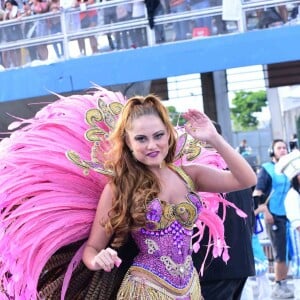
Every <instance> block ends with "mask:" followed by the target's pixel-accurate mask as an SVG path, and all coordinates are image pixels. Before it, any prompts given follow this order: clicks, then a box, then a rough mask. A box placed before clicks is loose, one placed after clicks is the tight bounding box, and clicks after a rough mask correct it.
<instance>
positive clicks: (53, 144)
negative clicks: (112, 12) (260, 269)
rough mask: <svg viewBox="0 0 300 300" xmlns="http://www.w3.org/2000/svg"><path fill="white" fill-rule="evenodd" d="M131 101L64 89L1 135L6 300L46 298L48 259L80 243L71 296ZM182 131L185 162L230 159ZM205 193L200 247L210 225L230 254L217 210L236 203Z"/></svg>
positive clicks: (0, 230)
mask: <svg viewBox="0 0 300 300" xmlns="http://www.w3.org/2000/svg"><path fill="white" fill-rule="evenodd" d="M125 102H126V99H125V98H124V96H123V95H122V94H120V93H114V92H111V91H108V90H106V89H104V88H101V87H98V90H97V91H95V92H93V93H92V94H89V95H73V96H69V97H60V99H59V100H57V101H55V102H54V103H52V104H49V105H47V106H45V107H44V108H42V109H41V110H40V111H39V112H38V113H37V114H36V116H35V117H34V118H32V119H29V120H19V121H17V122H14V123H12V125H11V126H10V128H11V129H15V128H18V127H19V126H20V128H19V129H17V130H15V131H14V132H13V133H12V134H11V136H10V137H9V138H5V139H3V140H2V141H1V143H0V172H1V176H0V299H1V300H2V299H3V300H4V299H17V300H18V299H20V300H22V299H24V300H28V299H39V298H42V296H41V295H39V291H40V288H41V285H42V283H41V281H42V280H41V278H45V277H47V276H48V275H49V276H50V274H47V263H48V262H49V260H50V259H51V258H52V257H53V255H54V254H56V253H58V252H59V250H60V249H62V248H64V247H68V245H70V244H74V243H75V244H76V247H77V248H76V251H75V252H72V255H71V256H70V258H69V262H68V264H67V265H66V266H64V270H63V272H62V275H61V276H62V278H60V280H61V282H63V283H62V284H61V290H60V291H59V294H60V296H59V297H60V298H61V299H64V297H65V295H66V292H67V289H68V285H69V282H70V279H71V276H72V273H73V272H74V270H75V269H76V268H77V266H78V265H79V263H80V260H81V253H82V248H83V245H84V241H85V240H86V238H87V237H88V234H89V231H90V228H91V225H92V222H93V219H94V215H95V211H96V207H97V203H98V200H99V198H100V195H101V193H102V190H103V188H104V186H105V184H106V182H107V176H106V175H107V174H111V173H110V170H105V168H104V167H103V164H102V162H103V157H102V153H103V152H105V151H106V150H107V147H109V145H108V143H107V141H106V140H107V136H108V135H109V132H110V131H111V129H112V128H113V126H114V123H115V121H116V119H117V117H118V114H119V113H120V112H121V109H122V106H123V105H124V103H125ZM180 131H181V130H179V134H180V137H179V139H178V149H177V154H178V156H177V160H176V164H177V165H178V164H186V163H191V162H192V163H204V164H210V165H214V166H215V167H218V168H222V169H223V168H224V167H225V164H224V162H223V161H222V159H221V157H220V156H219V155H218V154H217V153H215V152H212V151H208V150H205V149H203V148H201V147H200V145H199V144H198V143H197V141H193V140H189V139H188V136H187V134H186V133H184V132H181V133H180ZM84 136H85V137H86V138H83V137H84ZM66 155H67V157H68V159H67V158H66ZM78 166H80V167H81V168H83V169H84V171H82V169H81V168H78ZM201 196H202V199H203V201H204V202H205V205H204V209H203V211H202V213H201V214H200V217H199V220H198V221H197V226H198V228H199V229H200V230H199V233H198V235H197V237H198V239H197V242H196V243H195V244H194V250H195V251H197V250H198V249H199V247H200V246H199V245H200V242H201V238H202V233H203V229H204V227H205V226H208V227H209V229H210V244H211V247H212V251H213V255H214V256H222V257H223V259H224V261H227V260H228V258H229V257H228V252H227V245H226V243H225V241H224V228H223V219H221V218H220V217H218V216H217V214H216V210H217V207H218V205H219V204H220V203H221V204H222V205H226V206H227V205H231V204H230V203H229V202H227V201H226V200H225V199H224V198H223V197H222V195H217V194H211V193H205V194H201ZM231 206H232V205H231ZM234 208H235V209H236V210H237V213H238V214H239V215H241V216H243V217H244V216H245V215H243V213H242V212H241V211H239V210H238V209H237V208H236V207H234ZM224 217H225V216H224ZM61 268H62V267H61V266H60V269H61ZM60 274H61V270H60ZM54 281H55V280H54ZM45 289H47V286H46V287H45Z"/></svg>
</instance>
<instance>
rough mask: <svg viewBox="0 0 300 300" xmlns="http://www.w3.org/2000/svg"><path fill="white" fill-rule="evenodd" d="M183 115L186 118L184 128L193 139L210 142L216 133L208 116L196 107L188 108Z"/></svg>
mask: <svg viewBox="0 0 300 300" xmlns="http://www.w3.org/2000/svg"><path fill="white" fill-rule="evenodd" d="M183 117H184V118H185V119H186V120H187V123H186V124H185V129H186V131H187V133H188V134H190V135H191V136H192V137H193V138H194V139H197V140H199V141H202V142H208V143H210V141H211V140H212V139H214V137H215V136H216V135H217V134H218V133H217V130H216V128H215V126H214V124H213V123H212V121H211V120H210V119H209V118H208V116H207V115H206V114H204V113H202V112H200V111H198V110H196V109H189V110H188V111H187V112H186V113H184V114H183Z"/></svg>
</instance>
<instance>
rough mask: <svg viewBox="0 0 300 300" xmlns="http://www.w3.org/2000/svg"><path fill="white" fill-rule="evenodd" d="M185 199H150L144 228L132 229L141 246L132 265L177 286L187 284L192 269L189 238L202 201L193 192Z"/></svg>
mask: <svg viewBox="0 0 300 300" xmlns="http://www.w3.org/2000/svg"><path fill="white" fill-rule="evenodd" d="M187 200H188V201H185V202H182V203H179V204H177V205H175V204H168V203H166V202H163V201H161V200H159V199H157V198H156V199H153V200H152V201H151V202H150V204H149V205H148V210H147V213H146V220H147V223H146V228H142V229H140V230H139V231H135V232H134V233H132V236H133V238H134V240H135V242H136V244H137V246H138V247H139V250H140V251H139V254H138V255H137V257H136V258H135V260H134V263H133V266H135V267H139V268H142V269H143V270H146V271H147V273H149V272H150V273H151V274H153V275H154V277H155V278H156V279H158V278H160V280H163V281H164V282H166V283H167V284H168V285H170V286H171V287H173V288H176V289H182V288H185V287H186V286H187V284H188V283H189V281H190V279H191V277H192V274H193V269H194V267H193V262H192V258H191V254H192V243H191V238H192V233H193V225H194V223H195V221H196V219H197V217H198V214H199V213H200V210H201V202H200V199H199V197H198V195H196V194H194V193H188V195H187Z"/></svg>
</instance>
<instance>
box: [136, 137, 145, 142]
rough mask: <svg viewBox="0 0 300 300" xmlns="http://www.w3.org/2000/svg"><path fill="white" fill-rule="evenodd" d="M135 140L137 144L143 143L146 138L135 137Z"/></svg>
mask: <svg viewBox="0 0 300 300" xmlns="http://www.w3.org/2000/svg"><path fill="white" fill-rule="evenodd" d="M135 140H136V141H138V142H141V143H143V142H145V140H146V138H145V137H144V136H136V137H135Z"/></svg>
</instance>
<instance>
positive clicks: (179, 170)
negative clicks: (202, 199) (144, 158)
mask: <svg viewBox="0 0 300 300" xmlns="http://www.w3.org/2000/svg"><path fill="white" fill-rule="evenodd" d="M170 168H171V169H172V170H174V171H175V172H176V173H177V174H178V175H179V176H180V177H181V178H182V179H183V180H184V182H185V183H186V184H187V186H188V189H189V190H190V191H195V185H194V182H193V180H192V178H191V177H190V176H189V175H188V174H187V173H186V172H185V171H184V170H183V169H182V168H181V167H178V166H175V165H170Z"/></svg>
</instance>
